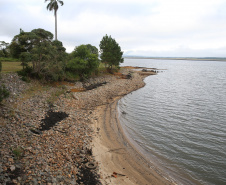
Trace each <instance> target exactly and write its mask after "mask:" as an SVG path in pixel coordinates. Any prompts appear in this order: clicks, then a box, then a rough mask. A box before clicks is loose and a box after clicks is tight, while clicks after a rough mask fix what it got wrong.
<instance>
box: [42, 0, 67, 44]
mask: <svg viewBox="0 0 226 185" xmlns="http://www.w3.org/2000/svg"><path fill="white" fill-rule="evenodd" d="M47 1H50V2H49V3H48V5H47V7H46V8H47V10H49V11H54V16H55V40H57V10H58V8H59V6H58V3H59V4H60V5H61V6H63V5H64V2H63V1H60V0H45V2H47Z"/></svg>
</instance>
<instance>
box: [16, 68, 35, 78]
mask: <svg viewBox="0 0 226 185" xmlns="http://www.w3.org/2000/svg"><path fill="white" fill-rule="evenodd" d="M31 73H32V67H30V66H26V67H25V68H24V69H22V70H20V71H18V72H17V74H18V75H19V76H24V77H28V76H30V75H31Z"/></svg>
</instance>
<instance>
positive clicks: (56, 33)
mask: <svg viewBox="0 0 226 185" xmlns="http://www.w3.org/2000/svg"><path fill="white" fill-rule="evenodd" d="M55 40H57V10H55Z"/></svg>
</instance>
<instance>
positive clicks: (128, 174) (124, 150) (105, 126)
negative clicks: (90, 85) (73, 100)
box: [93, 73, 175, 185]
mask: <svg viewBox="0 0 226 185" xmlns="http://www.w3.org/2000/svg"><path fill="white" fill-rule="evenodd" d="M138 75H139V74H138V73H135V74H134V76H133V79H132V80H134V81H131V83H132V84H133V85H130V88H129V89H127V90H126V93H124V94H128V93H130V92H132V91H135V90H137V89H139V88H141V87H143V86H144V85H145V84H144V82H143V78H144V77H146V76H148V74H146V75H145V76H143V77H141V76H140V75H139V76H138ZM138 84H139V85H138ZM126 87H127V86H126V85H125V89H126ZM131 87H132V88H131ZM122 97H123V96H120V95H119V96H116V97H115V98H114V99H112V100H111V101H110V102H109V103H108V104H106V105H103V106H100V107H98V108H97V110H96V114H97V115H98V119H97V120H96V123H95V127H96V128H98V129H99V132H98V134H97V135H96V137H95V138H94V141H93V143H94V147H93V148H94V150H93V151H94V156H95V158H96V160H97V161H98V162H99V163H100V164H99V166H100V173H101V176H102V179H101V182H102V183H103V184H125V185H126V184H128V185H129V184H160V185H161V184H175V183H174V182H173V181H172V180H170V179H169V178H168V177H167V176H164V175H163V173H162V172H161V171H160V170H159V169H158V168H157V167H156V166H153V164H150V163H147V161H146V160H145V159H144V158H143V156H142V155H141V153H140V152H139V151H137V150H136V148H134V146H133V145H132V144H131V143H130V141H129V140H128V138H126V136H125V134H124V132H123V130H122V127H121V125H120V122H119V120H118V112H117V103H118V101H119V100H120V99H121V98H122ZM114 174H119V175H116V176H115V175H114Z"/></svg>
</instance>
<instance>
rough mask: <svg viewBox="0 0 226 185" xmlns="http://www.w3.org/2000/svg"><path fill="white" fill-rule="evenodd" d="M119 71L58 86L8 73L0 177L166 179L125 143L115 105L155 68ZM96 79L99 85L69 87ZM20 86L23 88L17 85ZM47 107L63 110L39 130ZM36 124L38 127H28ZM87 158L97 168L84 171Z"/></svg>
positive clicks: (48, 180) (161, 181)
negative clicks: (62, 116)
mask: <svg viewBox="0 0 226 185" xmlns="http://www.w3.org/2000/svg"><path fill="white" fill-rule="evenodd" d="M121 73H122V74H123V75H122V74H117V75H105V76H100V77H96V78H91V79H89V80H88V81H86V82H84V83H81V82H76V83H74V84H70V85H69V86H67V85H63V86H62V87H43V86H42V85H40V84H35V85H33V86H32V84H26V83H25V82H22V81H21V80H19V78H18V77H17V75H15V74H9V75H8V77H7V78H6V82H8V81H10V80H11V81H12V83H9V85H10V86H9V87H10V90H11V91H12V93H11V94H12V95H11V96H10V97H9V98H8V99H7V100H6V101H5V102H4V104H6V105H7V106H6V107H4V106H2V107H0V108H1V117H0V118H1V119H0V121H1V124H0V126H1V143H2V145H1V148H0V149H1V159H0V162H1V165H0V172H1V173H0V182H1V183H3V184H4V183H14V184H18V183H19V184H24V183H32V184H80V183H85V184H88V183H93V184H101V183H102V184H171V183H170V182H169V181H168V180H166V179H165V178H164V177H163V176H162V175H161V174H159V173H157V172H156V170H154V169H150V167H149V166H148V165H147V164H146V162H145V161H144V160H143V159H142V157H141V156H140V154H139V152H138V151H137V152H136V151H135V150H134V149H133V148H132V147H131V145H129V143H128V141H127V140H126V139H125V136H124V134H123V132H122V130H121V128H120V124H119V121H118V117H117V111H116V106H117V101H118V100H119V99H120V98H121V97H123V96H124V95H126V94H128V93H130V92H132V91H134V90H137V89H139V88H141V87H143V86H144V85H145V84H144V82H143V78H144V77H145V76H148V75H151V74H154V73H153V72H148V73H147V72H144V73H139V74H138V72H135V71H133V70H132V69H131V68H122V69H121ZM128 74H130V75H129V76H128ZM125 76H126V78H125ZM127 77H128V78H127ZM9 79H10V80H9ZM3 80H4V78H3ZM3 82H4V81H3ZM1 83H2V82H1ZM95 84H104V85H103V86H99V87H97V88H94V89H92V90H88V91H81V92H79V91H71V89H74V90H75V89H82V88H83V87H84V86H85V87H89V86H90V85H95ZM19 86H23V89H22V88H21V89H20V90H19V91H18V87H19ZM53 100H54V101H53ZM50 110H51V111H53V112H55V113H57V112H61V113H66V114H67V115H68V116H67V117H66V118H65V119H63V120H61V121H59V122H57V123H56V125H54V126H53V127H51V128H50V129H49V130H43V131H42V130H41V129H39V127H40V124H41V123H42V121H43V119H44V118H45V117H46V116H48V111H50ZM38 129H39V131H41V133H38V134H37V133H35V132H32V130H38ZM91 161H94V162H95V163H96V164H97V168H96V169H93V170H88V172H89V171H90V172H91V174H89V173H87V171H86V168H85V164H86V163H87V162H91ZM114 172H115V173H114ZM87 175H88V176H87Z"/></svg>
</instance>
